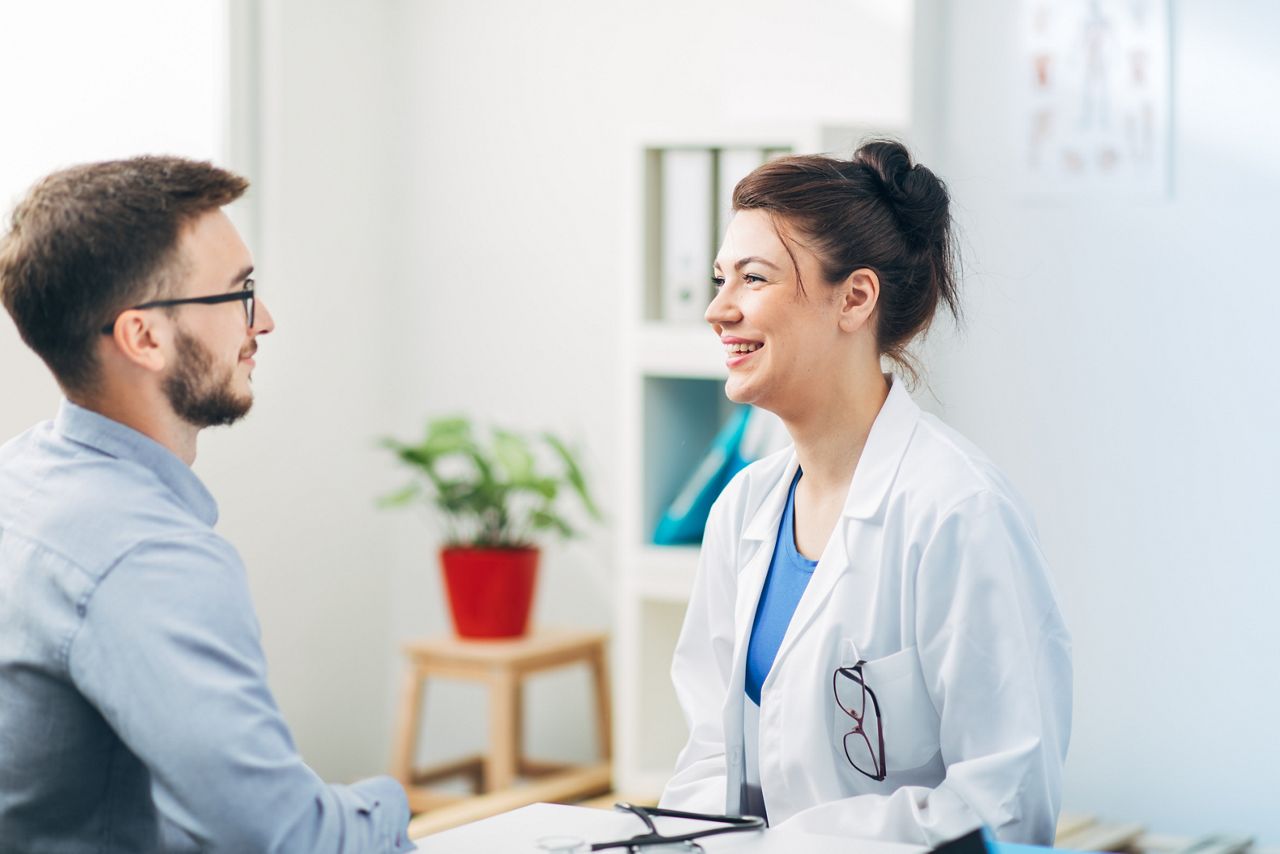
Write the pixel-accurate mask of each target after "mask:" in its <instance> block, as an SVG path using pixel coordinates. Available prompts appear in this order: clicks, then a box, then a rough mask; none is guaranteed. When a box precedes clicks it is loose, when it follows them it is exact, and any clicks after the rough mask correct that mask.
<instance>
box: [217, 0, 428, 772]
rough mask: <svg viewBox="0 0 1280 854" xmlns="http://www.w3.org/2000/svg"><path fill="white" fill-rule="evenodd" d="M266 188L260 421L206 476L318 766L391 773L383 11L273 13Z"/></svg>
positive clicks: (282, 690) (265, 68)
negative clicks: (381, 500) (383, 503)
mask: <svg viewBox="0 0 1280 854" xmlns="http://www.w3.org/2000/svg"><path fill="white" fill-rule="evenodd" d="M260 25H261V30H260V32H259V34H258V35H259V43H260V47H261V56H260V59H259V62H260V65H261V67H260V68H258V69H257V71H258V73H259V75H260V79H259V81H258V83H259V85H260V87H261V88H260V90H259V92H258V98H259V101H258V108H259V110H260V115H259V116H258V117H257V118H258V122H259V135H258V138H257V140H256V146H253V147H252V148H251V150H250V151H248V152H246V154H245V161H246V162H245V164H244V165H245V167H246V168H248V169H249V171H250V173H251V174H250V177H251V178H252V179H253V180H254V182H255V183H254V188H253V189H252V190H251V192H252V194H253V197H254V198H253V201H254V203H255V205H256V212H257V214H258V216H257V218H256V223H257V231H258V234H257V235H256V238H257V240H256V245H255V246H254V247H253V248H254V250H255V260H256V261H257V262H258V267H259V271H258V273H257V274H255V278H256V279H257V280H258V281H259V283H260V284H259V287H260V289H261V292H262V294H263V300H264V301H265V303H266V304H267V305H269V306H270V308H271V311H272V314H273V316H274V318H275V321H276V330H275V332H273V333H272V334H271V335H270V336H268V337H267V338H264V339H262V341H261V349H260V351H259V353H260V355H259V357H258V368H257V369H256V371H255V391H256V396H257V402H256V403H255V406H254V411H253V413H252V414H251V415H250V417H249V418H248V419H247V420H246V422H245V423H244V424H242V425H238V426H236V427H235V428H234V429H230V430H214V431H208V432H207V433H206V434H205V436H204V437H202V439H201V453H200V458H199V459H198V461H197V463H196V470H197V472H198V473H199V474H200V475H201V477H203V478H204V479H205V481H206V483H207V484H208V485H209V488H210V489H211V490H212V491H213V493H214V494H215V495H216V496H217V497H218V499H219V502H220V505H221V509H222V520H221V523H220V525H219V528H220V530H221V532H222V533H223V534H224V535H225V536H226V537H227V538H228V539H230V540H231V542H232V543H234V544H235V545H236V546H237V548H239V550H240V552H241V554H242V556H243V557H244V560H245V563H246V565H247V567H248V569H249V577H250V582H251V586H252V588H253V594H254V599H255V602H256V604H257V607H258V610H259V615H260V618H261V622H262V628H263V638H264V645H265V648H266V653H267V660H268V662H269V663H270V667H271V684H272V687H273V689H274V690H275V693H276V697H277V699H278V700H279V702H280V706H281V708H282V710H283V712H284V714H285V717H286V719H287V720H288V722H289V724H290V726H291V727H292V729H293V733H294V736H295V737H296V739H297V742H298V745H299V748H300V750H301V752H302V755H303V757H304V758H305V759H306V760H307V761H308V762H310V763H311V764H312V765H313V766H314V767H315V768H316V769H317V771H319V772H320V773H321V775H322V776H325V777H327V778H329V779H333V780H349V779H353V778H356V777H360V776H366V775H369V774H374V773H381V772H383V771H385V769H386V767H387V761H388V757H389V752H390V738H391V715H392V697H391V685H392V681H393V673H394V672H395V671H394V664H395V659H394V648H393V634H392V626H391V624H390V620H389V617H388V611H389V606H388V603H389V601H390V598H391V587H390V580H391V577H392V567H393V565H394V563H395V561H396V560H397V553H396V531H395V525H394V520H393V519H391V518H390V517H388V516H387V515H386V514H384V513H381V512H379V511H377V510H376V508H375V506H374V498H375V497H376V496H377V495H378V494H380V493H381V492H385V491H387V490H388V489H389V488H390V486H391V485H393V484H394V481H392V480H389V479H388V477H387V471H386V466H385V465H384V463H383V460H382V458H381V454H380V453H379V452H378V451H377V450H376V449H375V448H374V442H375V440H376V438H377V437H378V436H379V435H380V434H381V433H382V432H383V431H385V430H387V429H389V428H390V427H392V426H393V423H394V421H395V415H394V413H395V410H396V407H397V405H398V401H399V400H400V396H399V395H398V394H397V379H398V377H401V376H403V369H402V366H400V365H398V364H396V363H394V362H392V361H390V360H389V359H388V350H389V347H388V346H387V343H386V342H388V341H391V340H394V339H395V337H396V333H395V331H394V330H393V329H392V328H391V327H393V326H394V322H395V320H394V319H395V317H396V313H395V295H394V282H395V281H396V271H397V270H398V268H399V265H398V263H397V251H398V244H397V242H396V240H395V239H394V238H393V236H392V235H393V234H394V231H393V229H394V228H395V225H396V222H397V216H396V198H397V196H396V192H395V187H396V180H397V178H396V174H395V164H396V163H397V161H398V154H397V153H398V151H399V148H398V140H397V138H396V136H395V134H394V133H392V132H391V130H390V129H391V127H392V126H393V122H394V117H395V115H396V109H395V108H394V106H393V103H394V102H393V94H394V80H393V79H392V72H393V68H392V66H391V65H390V64H389V63H388V62H386V61H385V60H384V59H383V57H385V56H386V55H387V44H388V42H389V41H390V40H391V38H392V34H393V33H394V29H395V28H394V22H393V20H392V18H391V17H390V15H389V13H388V7H387V6H386V5H385V4H378V3H356V2H332V3H324V4H315V3H306V2H302V0H287V2H273V3H270V4H264V5H263V13H262V15H261V20H260Z"/></svg>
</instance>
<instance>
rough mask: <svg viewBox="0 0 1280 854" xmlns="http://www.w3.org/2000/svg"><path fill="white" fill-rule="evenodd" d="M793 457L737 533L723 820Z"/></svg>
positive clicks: (731, 811) (734, 795)
mask: <svg viewBox="0 0 1280 854" xmlns="http://www.w3.org/2000/svg"><path fill="white" fill-rule="evenodd" d="M798 465H799V464H798V463H797V461H796V456H795V452H794V451H793V452H792V453H791V457H790V459H788V461H787V465H786V468H785V469H784V471H783V474H782V477H781V478H780V479H779V480H778V482H777V483H776V484H773V485H772V486H771V487H768V489H767V492H766V493H765V496H764V498H763V499H761V501H760V505H759V506H758V508H757V509H756V511H755V513H754V515H753V516H752V517H751V521H750V522H748V523H747V525H746V527H745V528H744V529H743V532H742V536H741V543H740V548H741V551H740V552H739V555H738V560H739V565H740V567H741V569H739V571H738V589H737V598H736V601H735V602H734V611H733V613H734V621H733V627H734V640H733V665H732V668H731V669H730V671H729V674H730V676H729V693H728V695H727V696H726V697H725V704H724V710H723V715H724V736H725V749H726V753H727V756H726V764H727V767H726V780H725V785H726V789H725V791H726V804H725V813H726V814H727V815H738V814H739V812H740V808H739V806H738V803H739V791H740V790H741V787H742V780H743V766H742V759H743V752H742V709H743V702H744V700H743V697H744V696H745V695H744V693H743V692H744V691H745V683H746V671H747V662H746V659H747V644H748V642H749V641H750V638H751V624H752V622H754V620H755V614H756V605H757V604H758V603H759V601H760V592H761V589H762V588H763V587H764V578H765V574H766V573H768V571H769V562H770V561H771V560H772V559H773V546H774V543H775V542H777V535H778V522H779V520H780V519H781V518H782V510H783V508H784V507H785V506H786V502H787V492H788V488H789V487H790V486H791V479H792V478H793V477H795V473H796V468H797V467H798Z"/></svg>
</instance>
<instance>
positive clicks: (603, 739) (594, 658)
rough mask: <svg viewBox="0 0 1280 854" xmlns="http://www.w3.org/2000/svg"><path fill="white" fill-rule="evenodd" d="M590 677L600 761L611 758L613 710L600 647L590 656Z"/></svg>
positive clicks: (601, 647)
mask: <svg viewBox="0 0 1280 854" xmlns="http://www.w3.org/2000/svg"><path fill="white" fill-rule="evenodd" d="M590 662H591V676H592V680H593V681H594V682H595V688H596V738H597V739H599V742H600V761H602V762H608V761H609V760H610V759H612V758H613V710H612V708H611V707H610V704H609V666H608V663H607V661H606V659H605V651H604V646H603V645H601V646H600V647H599V648H598V649H596V651H595V652H593V653H592V655H591V659H590Z"/></svg>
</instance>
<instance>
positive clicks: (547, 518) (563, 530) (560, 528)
mask: <svg viewBox="0 0 1280 854" xmlns="http://www.w3.org/2000/svg"><path fill="white" fill-rule="evenodd" d="M529 524H530V526H531V527H532V528H533V529H534V530H535V531H555V532H556V533H557V534H559V535H560V536H562V537H564V538H565V539H568V538H570V537H572V536H573V535H574V530H573V528H571V527H569V523H568V522H566V521H564V519H561V518H560V517H559V516H557V515H556V514H555V513H553V512H551V511H550V510H545V509H538V510H534V511H533V512H532V513H530V514H529Z"/></svg>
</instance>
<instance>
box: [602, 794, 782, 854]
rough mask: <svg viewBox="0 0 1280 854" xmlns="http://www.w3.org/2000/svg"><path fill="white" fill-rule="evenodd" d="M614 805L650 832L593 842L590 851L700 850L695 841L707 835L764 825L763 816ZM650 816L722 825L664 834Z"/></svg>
mask: <svg viewBox="0 0 1280 854" xmlns="http://www.w3.org/2000/svg"><path fill="white" fill-rule="evenodd" d="M613 808H614V809H616V810H622V811H623V812H629V813H631V814H632V815H635V816H637V817H638V818H639V819H640V820H641V821H643V822H644V825H645V827H647V828H648V829H649V832H648V833H639V834H636V835H635V836H633V837H631V838H630V839H619V840H616V841H614V842H596V843H594V844H592V846H591V850H592V851H607V850H608V849H610V848H625V849H626V850H627V851H637V850H639V849H641V848H644V847H646V846H649V845H680V844H682V843H683V844H685V845H688V846H689V847H690V849H691V850H694V851H701V850H702V847H701V846H700V845H698V844H697V843H696V842H695V841H694V840H697V839H705V838H707V837H708V836H720V835H722V834H725V833H745V832H747V831H749V830H763V829H764V827H765V821H764V819H763V818H760V817H759V816H755V815H743V816H737V815H708V814H706V813H700V812H683V811H681V810H668V809H663V808H661V807H638V806H635V805H634V804H627V803H618V804H614V805H613ZM651 816H657V817H659V818H661V817H664V816H665V817H667V818H688V819H694V820H695V821H713V822H716V823H717V824H720V825H721V827H711V828H707V829H706V830H695V831H692V832H690V833H677V834H674V835H672V836H663V835H662V834H661V833H658V828H657V827H655V826H654V824H653V819H652V818H651Z"/></svg>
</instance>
